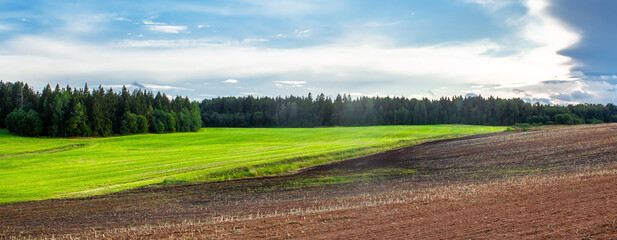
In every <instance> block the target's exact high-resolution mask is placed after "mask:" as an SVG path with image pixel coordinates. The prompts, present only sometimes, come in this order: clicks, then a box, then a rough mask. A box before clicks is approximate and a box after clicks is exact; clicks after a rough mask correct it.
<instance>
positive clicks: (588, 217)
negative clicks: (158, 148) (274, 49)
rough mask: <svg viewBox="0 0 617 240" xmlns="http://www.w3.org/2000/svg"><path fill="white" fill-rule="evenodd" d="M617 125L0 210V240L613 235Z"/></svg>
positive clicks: (486, 138) (479, 140) (515, 135)
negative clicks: (280, 174)
mask: <svg viewBox="0 0 617 240" xmlns="http://www.w3.org/2000/svg"><path fill="white" fill-rule="evenodd" d="M615 186H617V124H603V125H585V126H575V127H567V128H555V129H550V130H546V131H530V132H512V133H499V134H488V135H481V136H473V137H467V138H461V139H454V140H445V141H438V142H432V143H426V144H422V145H418V146H414V147H409V148H404V149H399V150H393V151H389V152H385V153H380V154H376V155H373V156H367V157H362V158H357V159H350V160H346V161H342V162H337V163H333V164H328V165H323V166H318V167H314V168H311V169H307V170H305V171H302V172H298V173H295V174H291V175H286V176H279V177H270V178H259V179H245V180H238V181H227V182H214V183H193V184H180V185H165V186H163V185H160V186H152V187H145V188H140V189H135V190H130V191H125V192H120V193H114V194H108V195H103V196H97V197H91V198H83V199H62V200H45V201H34V202H22V203H12V204H4V205H0V232H1V233H0V238H28V237H32V238H52V237H53V238H82V239H86V238H116V239H122V238H172V239H187V238H189V239H190V238H195V239H201V238H214V239H217V238H224V239H226V238H238V239H247V238H306V239H332V238H334V239H337V238H339V239H350V238H351V239H356V238H359V239H367V238H369V239H370V238H376V239H386V238H387V239H413V238H417V239H427V238H429V239H430V238H434V239H449V238H459V239H468V238H474V239H477V238H491V239H495V238H498V239H504V238H506V239H507V238H510V239H521V238H523V239H546V238H567V239H572V238H579V239H580V238H587V239H617V188H616V187H615Z"/></svg>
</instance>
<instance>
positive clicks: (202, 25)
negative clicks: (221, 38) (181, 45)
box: [197, 24, 210, 28]
mask: <svg viewBox="0 0 617 240" xmlns="http://www.w3.org/2000/svg"><path fill="white" fill-rule="evenodd" d="M209 27H210V25H207V24H199V25H197V28H209Z"/></svg>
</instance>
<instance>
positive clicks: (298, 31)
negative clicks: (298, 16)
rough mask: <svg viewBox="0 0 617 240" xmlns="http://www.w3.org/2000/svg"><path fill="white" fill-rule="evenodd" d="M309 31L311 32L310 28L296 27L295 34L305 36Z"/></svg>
mask: <svg viewBox="0 0 617 240" xmlns="http://www.w3.org/2000/svg"><path fill="white" fill-rule="evenodd" d="M309 32H311V30H310V29H305V30H298V29H296V35H297V36H299V37H304V36H307V35H308V34H309Z"/></svg>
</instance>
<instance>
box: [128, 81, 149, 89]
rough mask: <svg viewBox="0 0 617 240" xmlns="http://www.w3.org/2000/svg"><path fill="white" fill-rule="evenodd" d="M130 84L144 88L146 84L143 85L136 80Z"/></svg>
mask: <svg viewBox="0 0 617 240" xmlns="http://www.w3.org/2000/svg"><path fill="white" fill-rule="evenodd" d="M131 85H133V86H135V87H138V88H146V86H144V85H142V84H140V83H138V82H137V81H135V82H133V83H131Z"/></svg>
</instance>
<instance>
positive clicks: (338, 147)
mask: <svg viewBox="0 0 617 240" xmlns="http://www.w3.org/2000/svg"><path fill="white" fill-rule="evenodd" d="M503 130H505V127H486V126H466V125H436V126H375V127H333V128H203V129H201V130H200V131H199V132H197V133H174V134H160V135H159V134H145V135H133V136H123V137H110V138H90V139H52V138H24V137H16V136H13V135H11V134H9V133H8V132H7V131H6V130H0V179H1V180H0V181H1V182H0V203H6V202H15V201H27V200H37V199H49V198H61V197H79V196H88V195H94V194H101V193H107V192H113V191H119V190H122V189H127V188H134V187H137V186H143V185H148V184H157V183H162V184H165V183H170V182H182V181H202V180H222V179H233V178H241V177H251V176H262V175H269V174H277V173H282V172H286V171H289V170H292V169H297V168H302V167H306V166H310V165H315V164H319V163H324V162H328V161H333V160H340V159H344V158H349V157H355V156H361V155H367V154H371V153H375V152H379V151H384V150H387V149H392V148H397V147H403V146H409V145H413V144H417V143H421V142H425V141H429V140H434V139H442V138H452V137H459V136H464V135H471V134H480V133H488V132H496V131H503Z"/></svg>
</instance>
